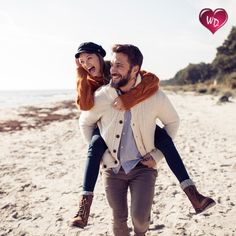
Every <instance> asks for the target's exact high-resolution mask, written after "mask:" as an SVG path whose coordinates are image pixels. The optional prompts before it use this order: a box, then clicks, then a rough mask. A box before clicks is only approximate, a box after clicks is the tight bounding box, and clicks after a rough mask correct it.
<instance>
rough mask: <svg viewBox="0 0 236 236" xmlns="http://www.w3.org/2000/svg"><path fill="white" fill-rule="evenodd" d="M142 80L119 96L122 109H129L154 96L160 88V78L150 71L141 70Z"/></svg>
mask: <svg viewBox="0 0 236 236" xmlns="http://www.w3.org/2000/svg"><path fill="white" fill-rule="evenodd" d="M140 74H141V78H142V81H141V83H139V84H138V85H137V86H135V87H134V88H132V89H131V90H130V91H129V92H127V93H126V94H123V95H121V96H119V97H118V99H117V100H120V102H121V104H122V106H121V109H122V110H129V109H130V108H131V107H133V106H135V105H136V104H138V103H140V102H142V101H144V100H145V99H147V98H148V97H150V96H152V95H153V94H154V93H155V92H157V90H158V89H159V78H158V77H157V76H156V75H154V74H152V73H149V72H146V71H140Z"/></svg>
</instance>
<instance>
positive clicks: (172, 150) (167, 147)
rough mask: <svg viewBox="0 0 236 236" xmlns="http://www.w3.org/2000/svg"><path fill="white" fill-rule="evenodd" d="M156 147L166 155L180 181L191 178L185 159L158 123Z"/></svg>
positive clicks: (169, 164)
mask: <svg viewBox="0 0 236 236" xmlns="http://www.w3.org/2000/svg"><path fill="white" fill-rule="evenodd" d="M154 140H155V147H156V148H158V149H159V150H160V151H161V152H162V153H163V155H164V156H165V159H166V162H167V164H168V166H169V167H170V169H171V170H172V172H173V173H174V175H175V176H176V178H177V179H178V180H179V182H180V183H181V182H183V181H184V180H187V179H190V178H189V175H188V173H187V170H186V168H185V166H184V164H183V161H182V159H181V157H180V155H179V153H178V151H177V149H176V147H175V145H174V143H173V141H172V138H171V137H170V136H169V135H168V134H167V132H166V131H165V130H164V129H162V128H160V127H159V126H158V125H157V126H156V130H155V139H154Z"/></svg>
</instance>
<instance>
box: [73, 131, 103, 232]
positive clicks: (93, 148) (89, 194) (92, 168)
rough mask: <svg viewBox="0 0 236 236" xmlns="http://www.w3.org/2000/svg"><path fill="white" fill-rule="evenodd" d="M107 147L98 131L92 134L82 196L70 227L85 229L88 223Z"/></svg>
mask: <svg viewBox="0 0 236 236" xmlns="http://www.w3.org/2000/svg"><path fill="white" fill-rule="evenodd" d="M106 149H107V145H106V143H105V142H104V140H103V138H102V137H101V135H100V132H99V129H98V128H96V129H95V130H94V132H93V136H92V139H91V143H90V145H89V148H88V158H87V161H86V165H85V173H84V182H83V195H82V196H81V199H80V203H79V211H78V213H77V214H76V216H75V217H74V218H73V220H72V225H73V226H77V227H81V228H83V227H85V226H86V225H87V223H88V217H89V213H90V207H91V204H92V201H93V190H94V187H95V184H96V182H97V178H98V173H99V167H100V162H101V159H102V156H103V154H104V152H105V151H106Z"/></svg>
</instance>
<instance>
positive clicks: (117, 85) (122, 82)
mask: <svg viewBox="0 0 236 236" xmlns="http://www.w3.org/2000/svg"><path fill="white" fill-rule="evenodd" d="M130 74H131V69H130V70H129V71H128V72H127V74H126V75H124V76H122V77H121V79H120V80H119V81H118V82H113V80H111V86H112V87H113V88H116V89H118V88H120V87H123V86H125V85H127V84H128V82H129V81H130V79H131V78H130ZM114 75H118V74H114Z"/></svg>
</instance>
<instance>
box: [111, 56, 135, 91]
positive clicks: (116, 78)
mask: <svg viewBox="0 0 236 236" xmlns="http://www.w3.org/2000/svg"><path fill="white" fill-rule="evenodd" d="M110 72H111V77H112V82H111V86H112V87H114V88H120V87H123V86H125V85H127V83H128V82H129V80H130V78H131V77H132V76H133V73H132V68H131V66H130V64H129V62H128V57H127V55H125V54H123V53H113V54H112V59H111V69H110Z"/></svg>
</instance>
